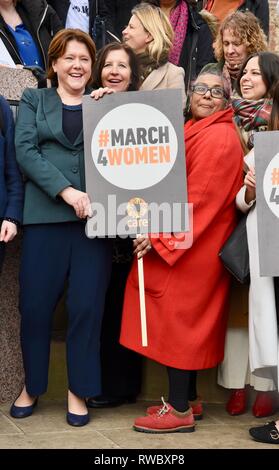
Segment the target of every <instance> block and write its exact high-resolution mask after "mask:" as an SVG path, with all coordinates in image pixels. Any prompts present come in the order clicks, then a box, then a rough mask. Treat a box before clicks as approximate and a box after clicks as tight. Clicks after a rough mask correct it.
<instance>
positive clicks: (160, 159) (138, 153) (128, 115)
mask: <svg viewBox="0 0 279 470" xmlns="http://www.w3.org/2000/svg"><path fill="white" fill-rule="evenodd" d="M139 114H140V115H141V125H140V127H139V126H138V121H139ZM177 149H178V143H177V136H176V132H175V130H174V127H173V125H172V124H171V122H170V120H169V119H168V118H167V117H166V116H165V115H164V114H163V113H162V112H161V111H158V110H157V109H156V108H154V107H152V106H149V105H145V104H141V103H130V104H125V105H122V106H118V107H116V108H114V109H113V110H112V111H110V112H109V113H107V114H106V115H105V116H104V117H103V118H102V119H101V120H100V122H99V123H98V125H97V127H96V129H95V131H94V134H93V137H92V142H91V153H92V157H93V162H94V164H95V166H96V168H97V169H98V171H99V172H100V174H101V175H102V176H103V177H104V178H105V179H106V180H107V181H108V182H109V183H111V184H114V185H115V186H118V187H119V188H123V189H132V190H137V189H144V188H149V187H151V186H154V185H155V184H157V183H159V182H160V181H162V180H163V179H164V178H165V177H166V176H167V175H168V173H169V172H170V171H171V169H172V167H173V165H174V163H175V161H176V158H177Z"/></svg>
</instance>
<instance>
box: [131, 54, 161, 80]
mask: <svg viewBox="0 0 279 470" xmlns="http://www.w3.org/2000/svg"><path fill="white" fill-rule="evenodd" d="M137 57H138V59H139V64H140V72H141V73H140V75H141V83H142V82H144V80H145V79H146V78H147V77H148V75H150V74H151V72H153V70H156V69H158V68H159V67H161V65H164V64H166V63H167V61H168V56H167V54H165V53H164V54H162V55H161V57H160V59H159V60H155V59H153V57H150V56H149V55H148V54H147V53H146V52H143V53H141V54H138V55H137Z"/></svg>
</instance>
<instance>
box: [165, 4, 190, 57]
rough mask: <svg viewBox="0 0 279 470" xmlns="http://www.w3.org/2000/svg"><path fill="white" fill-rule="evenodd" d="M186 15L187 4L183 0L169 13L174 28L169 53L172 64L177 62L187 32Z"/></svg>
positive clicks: (187, 14)
mask: <svg viewBox="0 0 279 470" xmlns="http://www.w3.org/2000/svg"><path fill="white" fill-rule="evenodd" d="M188 17H189V12H188V5H186V3H185V2H184V0H181V2H180V3H179V5H177V6H176V7H175V8H174V9H173V10H172V12H171V14H170V23H171V25H172V27H173V30H174V42H173V46H172V49H171V51H170V54H169V61H170V62H171V63H172V64H174V65H178V64H179V59H180V54H181V51H182V47H183V43H184V39H185V36H186V33H187V26H188Z"/></svg>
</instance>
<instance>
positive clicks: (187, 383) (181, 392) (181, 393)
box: [167, 367, 197, 412]
mask: <svg viewBox="0 0 279 470" xmlns="http://www.w3.org/2000/svg"><path fill="white" fill-rule="evenodd" d="M167 372H168V378H169V399H168V402H169V404H170V405H172V406H173V408H174V409H175V410H176V411H180V412H183V411H186V410H188V408H189V403H188V402H189V400H191V401H192V400H195V399H196V398H197V390H196V383H197V371H195V370H182V369H174V368H173V367H167Z"/></svg>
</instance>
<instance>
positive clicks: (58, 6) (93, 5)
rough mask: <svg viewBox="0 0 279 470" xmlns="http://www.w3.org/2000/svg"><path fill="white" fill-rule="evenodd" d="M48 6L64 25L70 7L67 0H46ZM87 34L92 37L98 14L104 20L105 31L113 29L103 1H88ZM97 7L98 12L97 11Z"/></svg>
mask: <svg viewBox="0 0 279 470" xmlns="http://www.w3.org/2000/svg"><path fill="white" fill-rule="evenodd" d="M48 3H49V5H51V6H52V8H54V10H55V11H56V13H57V14H58V16H59V18H60V19H61V21H62V23H63V26H65V24H66V19H67V14H68V10H69V6H70V1H69V0H48ZM88 4H89V34H90V36H92V30H93V25H94V20H95V17H96V15H97V13H98V15H100V16H101V17H102V19H104V21H105V23H106V27H107V29H109V30H110V31H111V30H112V29H113V27H112V23H111V20H110V18H109V14H108V9H107V7H106V5H105V1H104V0H89V2H88ZM97 7H98V11H97Z"/></svg>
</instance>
